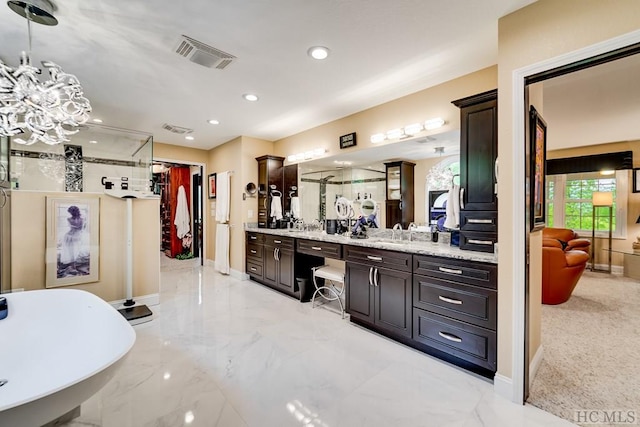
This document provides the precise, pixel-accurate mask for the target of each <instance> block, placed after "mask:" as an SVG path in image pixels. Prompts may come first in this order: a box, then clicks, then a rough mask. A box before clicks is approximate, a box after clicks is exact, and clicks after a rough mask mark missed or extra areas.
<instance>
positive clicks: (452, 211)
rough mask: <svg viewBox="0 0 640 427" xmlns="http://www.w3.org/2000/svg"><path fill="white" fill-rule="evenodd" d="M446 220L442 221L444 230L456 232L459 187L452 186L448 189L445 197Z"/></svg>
mask: <svg viewBox="0 0 640 427" xmlns="http://www.w3.org/2000/svg"><path fill="white" fill-rule="evenodd" d="M446 214H447V218H446V219H445V221H444V228H448V229H451V230H457V229H458V226H459V224H460V186H459V185H452V186H451V187H449V194H448V195H447V208H446Z"/></svg>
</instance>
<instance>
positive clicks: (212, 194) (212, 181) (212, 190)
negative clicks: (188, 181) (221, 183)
mask: <svg viewBox="0 0 640 427" xmlns="http://www.w3.org/2000/svg"><path fill="white" fill-rule="evenodd" d="M216 175H217V174H215V173H212V174H209V198H210V199H215V198H216Z"/></svg>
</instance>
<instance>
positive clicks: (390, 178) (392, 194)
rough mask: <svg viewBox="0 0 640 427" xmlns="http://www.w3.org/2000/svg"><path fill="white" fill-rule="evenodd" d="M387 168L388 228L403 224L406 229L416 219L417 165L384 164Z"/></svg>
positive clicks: (401, 163) (403, 162)
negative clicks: (415, 183)
mask: <svg viewBox="0 0 640 427" xmlns="http://www.w3.org/2000/svg"><path fill="white" fill-rule="evenodd" d="M384 165H385V167H386V172H387V174H386V177H387V181H386V196H385V198H386V200H385V215H386V216H385V217H386V227H387V228H392V227H393V226H394V225H396V224H401V225H402V228H404V229H406V228H407V227H409V224H410V223H412V222H413V218H414V212H413V211H414V208H415V206H414V184H413V175H414V168H415V166H416V164H415V163H411V162H405V161H398V162H389V163H385V164H384Z"/></svg>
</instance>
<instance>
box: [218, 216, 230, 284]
mask: <svg viewBox="0 0 640 427" xmlns="http://www.w3.org/2000/svg"><path fill="white" fill-rule="evenodd" d="M215 269H216V270H217V271H219V272H220V273H222V274H229V272H230V270H231V267H230V265H229V224H217V225H216V262H215Z"/></svg>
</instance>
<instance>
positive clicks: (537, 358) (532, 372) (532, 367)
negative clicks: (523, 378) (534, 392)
mask: <svg viewBox="0 0 640 427" xmlns="http://www.w3.org/2000/svg"><path fill="white" fill-rule="evenodd" d="M543 356H544V347H542V345H541V346H540V347H538V350H537V351H536V354H535V355H534V356H533V359H531V363H529V389H531V387H532V386H533V380H534V379H535V378H536V374H537V373H538V369H540V364H541V363H542V359H543V358H544V357H543Z"/></svg>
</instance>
